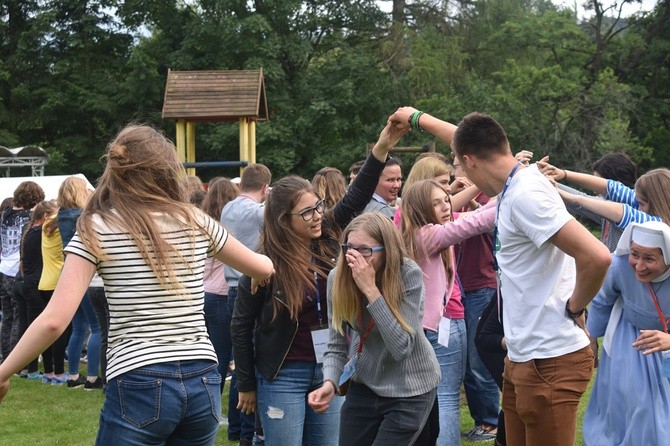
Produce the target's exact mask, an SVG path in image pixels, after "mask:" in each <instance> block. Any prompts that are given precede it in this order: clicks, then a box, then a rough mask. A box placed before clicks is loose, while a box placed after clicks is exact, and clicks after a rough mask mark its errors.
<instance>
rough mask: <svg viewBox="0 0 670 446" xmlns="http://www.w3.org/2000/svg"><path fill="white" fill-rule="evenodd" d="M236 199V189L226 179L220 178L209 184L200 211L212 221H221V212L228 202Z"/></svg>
mask: <svg viewBox="0 0 670 446" xmlns="http://www.w3.org/2000/svg"><path fill="white" fill-rule="evenodd" d="M235 197H237V188H236V187H235V185H234V184H233V182H232V181H230V180H229V179H228V178H220V179H218V180H216V181H215V182H214V183H210V186H209V189H207V195H205V199H204V200H203V202H202V206H201V209H202V210H203V211H205V214H207V215H209V216H210V217H212V218H213V219H215V220H217V221H219V220H221V211H222V210H223V208H224V207H225V206H226V204H228V202H229V201H231V200H234V199H235Z"/></svg>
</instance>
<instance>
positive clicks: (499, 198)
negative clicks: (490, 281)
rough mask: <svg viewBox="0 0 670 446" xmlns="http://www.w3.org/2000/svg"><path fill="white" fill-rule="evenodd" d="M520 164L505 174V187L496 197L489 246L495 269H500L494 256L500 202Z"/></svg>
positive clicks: (496, 244) (496, 243)
mask: <svg viewBox="0 0 670 446" xmlns="http://www.w3.org/2000/svg"><path fill="white" fill-rule="evenodd" d="M522 165H523V164H521V163H516V165H515V166H514V168H513V169H512V171H511V172H510V173H509V175H507V181H505V187H503V190H502V192H501V193H500V196H499V197H498V203H497V204H496V220H495V224H494V225H493V246H491V249H492V250H493V267H494V268H495V270H496V271H499V270H500V268H499V267H498V259H497V258H496V252H497V249H496V248H497V246H498V215H499V214H500V202H501V201H502V199H503V197H504V196H505V192H507V188H508V187H509V185H510V183H511V182H512V178H513V177H514V174H515V173H516V171H517V170H518V169H519V167H521V166H522Z"/></svg>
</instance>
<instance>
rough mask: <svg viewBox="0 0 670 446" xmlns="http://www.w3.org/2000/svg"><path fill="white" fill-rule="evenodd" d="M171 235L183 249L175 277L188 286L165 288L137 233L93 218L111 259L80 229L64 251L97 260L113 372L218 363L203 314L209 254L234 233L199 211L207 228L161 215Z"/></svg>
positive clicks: (110, 375)
mask: <svg viewBox="0 0 670 446" xmlns="http://www.w3.org/2000/svg"><path fill="white" fill-rule="evenodd" d="M155 218H156V222H157V223H158V225H159V227H160V228H161V232H162V234H163V237H164V239H165V240H167V241H168V242H169V243H170V244H171V245H173V246H175V247H176V248H177V251H178V252H179V253H180V254H181V256H182V258H183V259H182V260H179V259H177V260H176V262H179V263H176V265H175V275H176V276H177V277H178V278H179V280H180V281H181V283H182V284H183V289H181V290H176V291H175V290H169V289H165V288H164V287H163V286H162V285H161V284H160V283H159V282H158V279H157V278H156V275H155V274H154V272H153V271H152V270H151V268H150V267H149V265H148V264H147V263H146V262H145V261H144V259H143V258H142V254H141V253H140V251H139V249H138V248H137V246H136V245H135V244H134V243H133V241H132V238H131V237H130V235H129V234H128V233H127V232H125V231H124V230H122V229H119V228H116V227H111V226H109V225H107V224H106V223H105V222H103V221H102V219H101V218H100V217H99V216H98V215H95V216H93V225H94V229H95V230H96V232H97V233H98V238H99V240H100V247H101V250H102V252H104V254H105V257H106V259H105V260H102V259H98V258H96V257H95V256H94V255H93V254H92V253H91V252H90V251H89V250H88V249H87V248H86V247H85V246H84V245H83V243H82V242H81V239H80V238H79V234H75V235H74V237H73V238H72V241H71V242H70V243H69V244H68V246H67V248H65V251H66V252H67V253H70V254H76V255H78V256H81V257H83V258H85V259H86V260H88V261H90V262H92V263H93V264H95V266H96V269H97V272H98V274H99V275H100V277H101V278H102V280H103V282H104V286H105V294H106V296H107V302H108V304H109V315H110V324H109V339H108V347H107V361H108V365H107V378H108V379H111V378H114V377H115V376H118V375H120V374H122V373H126V372H129V371H131V370H134V369H137V368H139V367H143V366H146V365H150V364H157V363H162V362H169V361H184V360H193V359H210V360H212V361H214V362H216V353H215V352H214V348H213V347H212V343H211V342H210V340H209V337H208V335H207V327H206V326H205V316H204V289H203V272H204V266H205V259H206V258H207V257H211V256H213V255H214V254H215V253H217V252H218V251H219V250H221V248H223V245H224V244H225V242H226V239H227V237H228V233H227V231H226V230H225V229H224V228H223V227H222V226H221V225H220V224H219V223H218V222H217V221H216V220H213V219H211V218H210V217H209V216H207V215H205V214H203V213H202V212H200V211H197V213H196V221H197V222H198V223H199V224H201V225H202V230H199V229H193V228H188V227H186V226H185V225H184V224H182V223H180V222H178V221H177V220H175V219H174V218H173V217H171V216H169V215H165V214H156V215H155Z"/></svg>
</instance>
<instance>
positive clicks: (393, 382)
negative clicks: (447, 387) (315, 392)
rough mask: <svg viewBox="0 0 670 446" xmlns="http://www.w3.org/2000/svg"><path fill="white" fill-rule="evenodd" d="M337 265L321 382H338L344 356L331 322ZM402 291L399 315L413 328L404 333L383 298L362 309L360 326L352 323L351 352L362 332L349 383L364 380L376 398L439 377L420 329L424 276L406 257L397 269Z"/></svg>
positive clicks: (407, 392)
mask: <svg viewBox="0 0 670 446" xmlns="http://www.w3.org/2000/svg"><path fill="white" fill-rule="evenodd" d="M336 270H337V269H333V270H332V271H331V273H330V274H329V275H328V321H329V325H330V330H329V341H328V349H327V351H326V354H325V356H324V363H323V376H324V381H325V380H332V381H333V382H335V383H338V382H339V379H340V375H341V374H342V370H343V368H344V364H345V363H346V362H347V360H348V346H347V340H346V338H345V337H344V336H342V335H340V334H339V333H338V332H337V331H336V330H335V329H334V328H333V325H332V316H333V315H332V308H333V305H332V299H333V280H334V277H335V272H336ZM401 274H402V279H403V283H404V284H405V295H404V299H403V302H402V304H401V306H400V313H401V314H402V316H403V317H404V318H405V321H406V322H407V323H408V324H409V325H410V327H412V333H408V332H406V331H405V330H404V329H403V328H402V327H401V326H400V324H399V323H398V320H397V319H396V318H395V317H394V316H393V314H392V313H391V310H390V309H389V307H388V306H387V305H386V300H384V298H383V296H382V298H380V299H377V300H376V301H374V302H373V303H371V304H369V305H367V306H366V307H365V308H364V309H363V327H361V326H359V321H356V323H355V324H353V328H354V330H356V331H357V332H358V335H359V336H357V337H356V338H355V340H354V341H353V342H355V343H356V345H352V351H354V352H357V351H358V342H359V339H360V336H361V335H363V334H364V333H366V332H367V328H368V326H369V323H370V321H371V320H374V324H373V325H372V328H371V330H370V332H369V335H368V336H367V337H366V338H365V340H364V342H363V346H362V351H361V353H354V354H355V355H356V373H355V375H354V377H353V381H355V382H357V383H360V384H364V385H365V386H367V387H369V388H370V389H371V390H372V391H373V392H375V393H376V394H377V395H379V396H383V397H389V398H405V397H411V396H417V395H422V394H424V393H426V392H428V391H430V390H432V389H434V388H435V387H437V383H438V381H439V380H440V368H439V365H438V363H437V359H436V357H435V353H434V351H433V348H432V347H431V345H430V343H429V342H428V340H427V339H426V336H425V334H424V332H423V324H422V319H423V297H424V289H423V280H422V274H423V273H422V272H421V268H419V266H418V265H417V264H416V263H415V262H414V261H413V260H411V259H409V258H405V259H404V262H403V266H402V270H401Z"/></svg>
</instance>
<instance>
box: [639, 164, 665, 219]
mask: <svg viewBox="0 0 670 446" xmlns="http://www.w3.org/2000/svg"><path fill="white" fill-rule="evenodd" d="M668 191H670V169H667V168H665V167H661V168H658V169H653V170H650V171H649V172H647V173H645V174H644V175H642V176H641V177H640V178H638V179H637V182H636V183H635V193H636V195H637V196H638V197H639V199H641V200H643V201H646V202H647V203H649V215H655V216H657V217H660V218H661V220H663V223H665V224H667V225H670V196H668Z"/></svg>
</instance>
